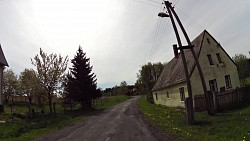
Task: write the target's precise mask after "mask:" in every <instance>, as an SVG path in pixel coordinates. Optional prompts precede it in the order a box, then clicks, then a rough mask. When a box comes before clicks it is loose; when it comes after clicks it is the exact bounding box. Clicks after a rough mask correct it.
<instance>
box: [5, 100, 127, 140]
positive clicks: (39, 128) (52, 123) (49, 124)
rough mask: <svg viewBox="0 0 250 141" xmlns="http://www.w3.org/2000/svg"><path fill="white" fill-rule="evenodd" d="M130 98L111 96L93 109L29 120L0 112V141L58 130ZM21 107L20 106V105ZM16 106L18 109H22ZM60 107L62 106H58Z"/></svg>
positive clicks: (24, 138) (30, 137)
mask: <svg viewBox="0 0 250 141" xmlns="http://www.w3.org/2000/svg"><path fill="white" fill-rule="evenodd" d="M128 99H130V97H128V96H113V97H109V98H108V100H106V101H104V102H102V103H99V104H97V105H96V107H95V109H94V110H73V111H65V112H62V113H59V114H58V115H57V116H37V117H36V118H33V119H31V120H22V119H20V118H17V117H14V116H12V115H11V114H9V113H8V112H7V113H1V114H0V120H7V122H6V123H0V141H27V140H32V139H34V138H37V137H39V136H42V135H44V134H47V133H49V132H51V131H55V130H59V129H61V128H63V127H65V126H67V125H69V124H71V123H73V122H76V121H79V120H82V119H84V118H86V117H88V116H90V115H92V114H94V113H96V112H98V111H100V110H104V109H107V108H109V107H111V106H113V105H116V104H118V103H121V102H124V101H126V100H128ZM20 107H22V106H20ZM20 107H18V108H17V109H18V111H22V112H24V111H25V110H26V109H27V108H26V106H23V107H24V109H22V108H20ZM58 109H62V108H60V107H59V108H58Z"/></svg>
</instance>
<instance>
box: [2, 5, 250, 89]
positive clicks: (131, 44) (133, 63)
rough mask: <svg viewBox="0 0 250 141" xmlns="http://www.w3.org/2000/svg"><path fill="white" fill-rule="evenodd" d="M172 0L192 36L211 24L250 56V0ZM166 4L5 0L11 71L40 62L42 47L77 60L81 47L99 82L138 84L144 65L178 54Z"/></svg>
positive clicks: (228, 44)
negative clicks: (162, 14) (162, 15)
mask: <svg viewBox="0 0 250 141" xmlns="http://www.w3.org/2000/svg"><path fill="white" fill-rule="evenodd" d="M170 1H171V2H172V3H173V6H174V7H175V10H176V12H177V14H178V15H179V17H180V19H181V21H182V23H183V25H184V27H185V29H186V31H187V33H188V35H189V37H190V39H191V40H193V39H194V38H195V37H196V36H198V35H199V34H200V33H201V32H202V31H204V30H205V29H206V30H207V31H208V32H209V33H210V34H211V35H212V36H213V37H214V38H215V39H216V40H217V41H218V42H219V43H220V44H221V45H222V47H223V48H224V49H225V50H226V51H227V53H228V54H229V55H230V56H234V55H235V54H240V53H241V54H244V55H246V56H247V57H250V55H249V53H248V52H249V51H250V0H239V1H237V2H236V1H234V0H219V1H218V0H209V1H208V0H170ZM163 9H164V6H163V5H162V0H119V1H118V0H101V1H93V0H0V44H1V46H2V49H3V52H4V54H5V57H6V59H7V62H8V64H9V67H8V68H7V69H12V70H13V71H14V72H15V73H16V74H19V73H20V72H22V71H23V70H24V69H25V68H34V66H32V64H31V60H30V59H31V58H34V56H35V55H36V54H38V53H39V48H42V49H43V50H44V51H45V52H46V53H48V54H50V53H56V54H61V55H62V56H64V57H65V56H68V57H69V59H73V57H74V55H75V54H76V51H77V49H78V47H79V46H81V47H82V49H83V51H84V52H86V55H87V57H89V58H90V63H91V65H92V66H93V72H94V73H95V74H96V76H97V85H98V87H100V88H103V89H104V88H107V87H113V86H115V85H120V82H122V81H126V82H127V83H128V84H130V85H132V84H134V83H135V82H136V79H137V75H136V74H137V73H138V72H139V69H140V68H141V67H142V66H143V65H144V64H146V63H147V62H153V63H154V62H162V63H164V62H168V61H170V60H171V59H172V58H173V56H174V54H173V51H172V45H173V44H176V39H175V34H174V31H173V28H172V25H171V22H170V19H169V18H160V17H158V16H157V15H158V13H159V12H163V11H166V10H163ZM183 42H184V41H183ZM68 66H69V67H71V63H70V61H69V64H68Z"/></svg>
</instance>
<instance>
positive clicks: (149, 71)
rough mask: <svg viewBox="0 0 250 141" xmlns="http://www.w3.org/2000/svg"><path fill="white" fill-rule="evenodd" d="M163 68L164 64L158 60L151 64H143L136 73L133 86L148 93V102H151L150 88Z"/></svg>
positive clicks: (141, 91)
mask: <svg viewBox="0 0 250 141" xmlns="http://www.w3.org/2000/svg"><path fill="white" fill-rule="evenodd" d="M163 68H164V65H163V64H162V63H160V62H158V63H153V64H152V63H150V62H149V63H148V64H146V65H143V66H142V67H141V69H140V70H139V73H138V74H137V81H136V83H135V86H136V87H137V88H138V89H139V91H140V93H145V94H148V96H149V98H148V100H150V102H153V101H152V94H151V90H152V88H153V86H154V84H155V83H156V81H157V79H158V78H159V77H160V74H161V71H162V70H163Z"/></svg>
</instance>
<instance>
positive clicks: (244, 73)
mask: <svg viewBox="0 0 250 141" xmlns="http://www.w3.org/2000/svg"><path fill="white" fill-rule="evenodd" d="M232 59H233V60H234V62H235V64H236V65H237V68H238V73H239V78H240V79H241V81H242V85H243V86H244V85H245V84H246V78H247V77H249V76H250V59H249V58H247V57H246V55H244V54H235V56H234V57H232Z"/></svg>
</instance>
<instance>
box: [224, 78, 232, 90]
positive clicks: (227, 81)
mask: <svg viewBox="0 0 250 141" xmlns="http://www.w3.org/2000/svg"><path fill="white" fill-rule="evenodd" d="M225 83H226V89H230V88H232V83H231V77H230V75H225Z"/></svg>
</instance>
